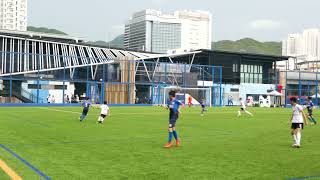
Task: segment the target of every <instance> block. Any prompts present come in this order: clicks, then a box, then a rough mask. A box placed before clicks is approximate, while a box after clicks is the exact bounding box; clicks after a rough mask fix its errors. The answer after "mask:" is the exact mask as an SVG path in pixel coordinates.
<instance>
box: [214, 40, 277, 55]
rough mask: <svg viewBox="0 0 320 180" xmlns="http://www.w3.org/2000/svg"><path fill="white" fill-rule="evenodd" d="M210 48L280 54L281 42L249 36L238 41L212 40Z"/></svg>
mask: <svg viewBox="0 0 320 180" xmlns="http://www.w3.org/2000/svg"><path fill="white" fill-rule="evenodd" d="M212 49H214V50H221V51H233V52H246V53H257V54H269V55H281V42H259V41H256V40H254V39H251V38H245V39H240V40H238V41H228V40H224V41H218V42H213V43H212Z"/></svg>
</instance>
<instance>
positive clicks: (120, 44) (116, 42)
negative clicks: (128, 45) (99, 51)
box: [87, 34, 124, 49]
mask: <svg viewBox="0 0 320 180" xmlns="http://www.w3.org/2000/svg"><path fill="white" fill-rule="evenodd" d="M87 43H89V44H92V45H97V46H110V47H113V48H121V49H123V48H124V35H123V34H121V35H119V36H117V37H116V38H115V39H113V40H112V41H110V42H106V41H89V42H87Z"/></svg>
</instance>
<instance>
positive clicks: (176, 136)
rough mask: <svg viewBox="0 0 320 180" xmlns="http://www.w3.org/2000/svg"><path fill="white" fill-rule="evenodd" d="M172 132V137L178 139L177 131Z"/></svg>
mask: <svg viewBox="0 0 320 180" xmlns="http://www.w3.org/2000/svg"><path fill="white" fill-rule="evenodd" d="M172 133H173V136H174V138H175V139H176V140H178V139H179V138H178V133H177V131H173V132H172Z"/></svg>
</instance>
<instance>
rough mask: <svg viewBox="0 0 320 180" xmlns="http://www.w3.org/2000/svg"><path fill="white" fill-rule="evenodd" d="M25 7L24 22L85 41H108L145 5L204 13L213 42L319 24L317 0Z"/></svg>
mask: <svg viewBox="0 0 320 180" xmlns="http://www.w3.org/2000/svg"><path fill="white" fill-rule="evenodd" d="M28 6H29V7H28V21H29V22H28V25H33V26H44V27H49V28H56V29H59V30H62V31H64V32H66V33H68V34H70V35H74V36H81V37H84V38H86V39H87V40H105V41H107V40H110V39H113V38H114V37H116V36H117V35H119V34H122V33H123V31H124V23H125V22H126V20H127V19H128V17H130V16H131V14H132V13H134V12H136V11H140V10H143V9H146V8H153V9H158V10H163V11H173V10H184V9H190V10H207V11H210V12H211V13H212V14H213V28H212V29H213V40H214V41H217V40H238V39H241V38H245V37H250V38H255V39H257V40H261V41H280V40H281V39H283V38H285V37H286V36H287V34H288V33H293V32H301V31H302V30H303V29H305V28H315V27H316V28H320V10H319V9H320V0H28Z"/></svg>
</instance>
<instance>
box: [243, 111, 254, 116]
mask: <svg viewBox="0 0 320 180" xmlns="http://www.w3.org/2000/svg"><path fill="white" fill-rule="evenodd" d="M245 112H246V113H247V114H249V115H250V116H253V114H252V113H251V112H249V111H245Z"/></svg>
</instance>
